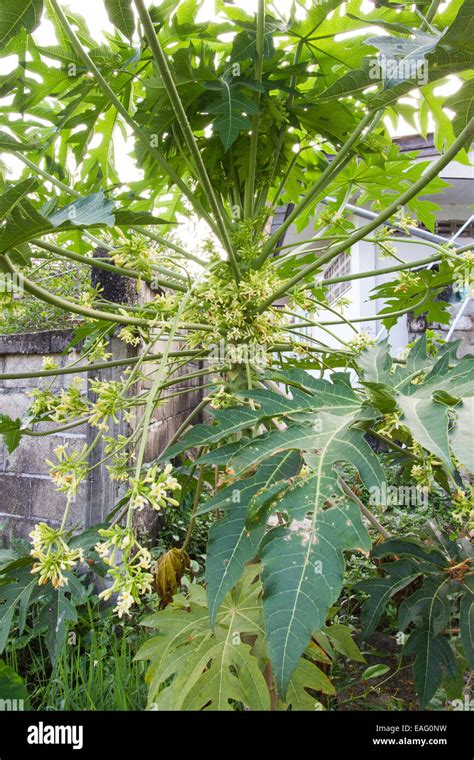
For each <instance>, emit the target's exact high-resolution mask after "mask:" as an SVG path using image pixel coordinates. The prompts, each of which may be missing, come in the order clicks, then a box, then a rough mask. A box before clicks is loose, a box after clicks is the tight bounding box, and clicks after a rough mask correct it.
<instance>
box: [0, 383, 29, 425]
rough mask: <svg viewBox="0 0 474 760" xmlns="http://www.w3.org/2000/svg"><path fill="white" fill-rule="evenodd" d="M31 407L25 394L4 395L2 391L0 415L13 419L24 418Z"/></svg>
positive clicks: (0, 392)
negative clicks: (6, 415)
mask: <svg viewBox="0 0 474 760" xmlns="http://www.w3.org/2000/svg"><path fill="white" fill-rule="evenodd" d="M29 405H30V399H29V398H28V397H27V396H26V395H25V394H24V393H2V391H1V389H0V414H8V416H9V417H12V419H14V420H15V419H16V418H17V417H22V416H23V415H24V414H25V412H26V410H27V409H28V407H29Z"/></svg>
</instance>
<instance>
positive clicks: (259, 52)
mask: <svg viewBox="0 0 474 760" xmlns="http://www.w3.org/2000/svg"><path fill="white" fill-rule="evenodd" d="M264 39H265V0H258V9H257V39H256V56H255V81H256V82H258V83H259V84H261V83H262V73H263V45H264ZM256 104H257V107H259V106H260V93H259V92H257V94H256ZM258 130H259V117H258V114H257V115H256V116H255V117H254V119H253V122H252V134H251V135H250V150H249V164H248V167H249V168H248V174H247V179H246V182H245V193H244V216H245V218H246V219H250V218H251V216H252V214H253V208H254V195H255V174H256V170H257V148H258Z"/></svg>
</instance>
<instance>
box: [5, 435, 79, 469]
mask: <svg viewBox="0 0 474 760" xmlns="http://www.w3.org/2000/svg"><path fill="white" fill-rule="evenodd" d="M62 443H63V439H62V438H60V437H59V436H52V437H47V436H45V437H44V438H31V437H28V438H23V439H22V441H21V442H20V445H19V446H18V448H17V449H15V451H13V452H12V453H11V454H9V455H8V457H7V470H8V471H9V472H15V473H19V474H24V473H28V474H31V475H48V474H49V465H47V464H46V462H45V459H49V460H51V462H56V461H57V457H56V454H55V453H54V449H55V448H56V446H59V445H61V444H62ZM73 449H74V447H73V446H71V445H70V446H69V451H73Z"/></svg>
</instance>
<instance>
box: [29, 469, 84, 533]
mask: <svg viewBox="0 0 474 760" xmlns="http://www.w3.org/2000/svg"><path fill="white" fill-rule="evenodd" d="M65 508H66V494H64V493H62V492H61V491H57V490H56V488H55V486H54V483H52V481H51V480H46V479H43V478H32V479H31V514H32V515H34V516H35V517H36V520H37V521H39V520H45V521H46V522H50V521H58V522H61V520H62V518H63V515H64V510H65ZM85 512H86V484H85V483H84V484H81V486H80V487H79V492H78V494H77V497H76V499H75V501H73V502H72V503H71V506H70V509H69V516H68V520H67V524H68V525H74V524H78V525H81V526H82V525H84V519H85Z"/></svg>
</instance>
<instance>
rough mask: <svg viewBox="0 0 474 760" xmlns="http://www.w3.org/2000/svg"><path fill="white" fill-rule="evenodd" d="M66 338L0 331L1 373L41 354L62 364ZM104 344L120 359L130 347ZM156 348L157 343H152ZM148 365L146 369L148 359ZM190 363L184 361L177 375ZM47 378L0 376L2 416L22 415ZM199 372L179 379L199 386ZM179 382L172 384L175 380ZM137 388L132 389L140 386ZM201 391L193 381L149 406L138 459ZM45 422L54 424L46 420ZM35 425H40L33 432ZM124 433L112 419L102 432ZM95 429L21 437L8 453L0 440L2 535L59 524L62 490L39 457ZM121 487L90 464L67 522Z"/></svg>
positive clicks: (78, 519)
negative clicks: (144, 446)
mask: <svg viewBox="0 0 474 760" xmlns="http://www.w3.org/2000/svg"><path fill="white" fill-rule="evenodd" d="M70 340H71V331H69V330H51V331H44V332H38V333H24V334H20V335H8V336H0V372H1V373H2V374H3V373H19V372H31V371H36V370H39V369H42V365H43V357H44V356H48V357H51V358H53V359H54V360H55V361H56V362H57V363H58V364H59V365H60V366H64V365H65V364H69V363H70V362H71V361H73V360H74V359H76V358H77V355H76V354H75V353H74V352H73V353H68V355H67V356H63V355H62V352H63V351H64V350H65V348H66V347H67V346H68V344H69V342H70ZM113 343H114V345H113V346H112V347H111V350H112V351H113V353H114V358H121V357H122V356H124V357H125V356H127V355H128V354H129V353H130V349H129V348H128V347H127V346H125V345H124V344H123V343H122V342H121V341H118V340H115V339H113ZM157 349H158V350H159V347H158V346H157ZM146 366H147V372H148V371H150V369H151V367H150V365H146ZM191 367H192V369H196V365H189V366H188V367H186V368H183V369H182V370H181V374H183V373H187V372H190V371H192V369H191ZM122 371H123V368H117V369H113V370H107V374H106V375H105V373H102V374H100V373H98V372H94V373H93V374H92V376H93V377H94V379H95V378H97V377H99V378H100V379H105V378H106V377H107V378H108V379H118V378H119V377H120V375H121V372H122ZM74 376H76V377H77V375H63V376H60V377H59V378H57V379H56V380H55V383H54V386H53V387H54V389H55V390H58V389H59V388H60V387H66V386H67V384H68V383H70V382H71V378H72V377H74ZM81 377H83V378H84V379H85V380H86V383H85V384H84V392H85V393H89V391H88V385H87V378H88V373H81ZM49 382H50V380H49V379H46V378H45V379H43V380H37V379H34V378H33V379H28V378H27V379H21V380H5V381H2V382H0V414H6V415H8V416H9V417H12V418H17V417H20V418H21V417H22V416H23V415H24V414H25V412H26V410H27V408H28V406H29V403H30V399H29V397H28V395H27V394H28V392H29V391H31V390H32V389H33V388H35V387H38V386H39V385H40V386H41V387H48V385H47V384H48V383H49ZM200 382H201V381H200V378H196V379H193V380H191V381H186V383H187V384H188V385H192V386H193V387H195V386H198V385H200ZM177 387H179V386H177ZM139 390H140V389H137V392H139ZM201 398H202V391H200V390H199V389H197V388H196V390H193V391H192V392H189V393H187V394H185V395H183V396H180V397H177V398H173V399H171V400H170V401H169V402H167V404H166V405H164V406H160V407H158V408H157V409H156V410H155V413H154V415H153V421H152V424H151V427H150V431H149V440H148V445H147V451H146V455H145V461H151V460H152V459H154V458H155V457H156V456H157V455H158V454H159V453H160V452H161V451H162V450H163V448H164V447H165V445H166V443H167V442H168V441H169V439H170V438H171V436H172V435H173V433H174V432H175V431H176V430H177V429H178V427H179V426H180V425H181V423H182V422H183V421H184V419H185V418H186V416H187V415H188V414H189V413H190V411H191V410H192V409H193V408H195V407H196V405H197V404H199V402H200V400H201ZM44 427H46V428H49V429H51V428H53V427H57V425H55V424H51V423H47V424H46V425H45V426H44ZM38 432H39V431H38ZM123 432H127V431H126V430H125V431H124V429H123V427H121V428H119V427H117V429H115V428H114V427H112V426H111V429H110V430H109V432H108V435H114V434H118V433H123ZM96 434H97V430H96V429H95V428H89V427H88V426H82V427H81V428H73V429H71V430H69V431H65V432H61V433H54V434H52V435H48V436H42V437H36V436H27V437H26V436H25V437H24V438H23V439H22V441H21V443H20V445H19V446H18V448H17V449H16V450H15V451H13V452H12V453H11V454H9V453H8V451H7V449H6V446H5V445H4V443H3V440H2V441H1V442H0V535H1V537H2V538H3V540H4V541H5V540H8V539H9V537H13V536H21V537H27V536H28V533H29V531H30V530H31V529H32V526H33V525H34V524H35V523H36V522H38V521H39V520H43V521H46V522H49V523H50V524H51V525H58V524H59V522H60V520H61V518H62V514H63V511H64V506H65V497H64V494H62V493H60V492H59V491H57V490H56V488H55V486H54V484H53V483H52V482H51V480H50V478H49V475H48V466H47V465H46V463H45V460H46V459H51V460H52V461H55V459H56V457H55V455H54V452H53V449H54V448H55V447H56V446H58V445H61V444H65V443H68V444H69V450H74V449H75V448H82V446H83V445H84V444H85V443H90V441H91V440H92V438H93V437H95V435H96ZM0 438H1V437H0ZM101 456H102V448H101V446H99V447H98V449H97V450H96V451H95V452H94V453H93V454H92V458H91V464H93V463H94V462H95V461H99V459H100V458H101ZM123 491H124V486H123V485H122V486H121V485H120V484H117V483H115V482H112V481H111V480H110V478H109V476H108V473H107V470H106V468H105V466H103V465H101V466H99V467H97V468H95V469H94V470H93V474H92V476H91V477H90V478H89V480H88V482H84V483H82V484H81V487H80V489H79V493H78V496H77V498H76V501H75V502H74V503H73V504H72V505H71V510H70V518H69V524H70V526H71V527H72V526H78V527H86V526H88V525H91V524H94V523H95V522H100V521H102V520H103V519H104V518H105V516H106V515H107V513H108V512H110V511H111V510H112V509H113V507H114V505H115V503H116V501H117V500H118V499H119V498H120V497H121V495H122V494H123Z"/></svg>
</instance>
